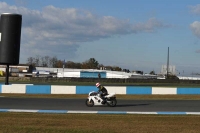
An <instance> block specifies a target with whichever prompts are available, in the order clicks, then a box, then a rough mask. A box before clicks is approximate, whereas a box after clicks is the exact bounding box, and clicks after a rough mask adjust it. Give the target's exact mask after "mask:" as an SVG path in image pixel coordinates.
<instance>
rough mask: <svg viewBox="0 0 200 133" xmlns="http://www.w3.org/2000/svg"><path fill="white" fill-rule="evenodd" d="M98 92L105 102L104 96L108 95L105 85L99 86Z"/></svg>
mask: <svg viewBox="0 0 200 133" xmlns="http://www.w3.org/2000/svg"><path fill="white" fill-rule="evenodd" d="M98 89H99V90H98V93H99V94H100V96H101V98H102V99H103V101H102V103H105V98H104V96H106V95H108V91H107V89H106V88H105V87H104V86H101V85H100V86H99V87H98Z"/></svg>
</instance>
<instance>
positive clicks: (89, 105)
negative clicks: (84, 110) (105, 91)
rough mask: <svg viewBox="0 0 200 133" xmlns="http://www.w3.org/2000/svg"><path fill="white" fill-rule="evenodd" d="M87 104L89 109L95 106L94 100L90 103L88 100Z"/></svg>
mask: <svg viewBox="0 0 200 133" xmlns="http://www.w3.org/2000/svg"><path fill="white" fill-rule="evenodd" d="M85 104H86V105H87V106H88V107H92V106H94V101H93V100H90V101H89V99H86V101H85Z"/></svg>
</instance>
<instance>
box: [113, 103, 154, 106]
mask: <svg viewBox="0 0 200 133" xmlns="http://www.w3.org/2000/svg"><path fill="white" fill-rule="evenodd" d="M150 104H151V103H144V104H121V105H116V107H130V106H147V105H150Z"/></svg>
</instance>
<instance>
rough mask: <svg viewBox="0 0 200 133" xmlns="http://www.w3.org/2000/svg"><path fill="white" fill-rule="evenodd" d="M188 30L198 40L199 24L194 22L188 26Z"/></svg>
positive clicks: (199, 36)
mask: <svg viewBox="0 0 200 133" xmlns="http://www.w3.org/2000/svg"><path fill="white" fill-rule="evenodd" d="M190 29H191V30H192V32H193V34H194V35H195V36H197V37H198V38H200V22H199V21H195V22H193V23H192V24H190Z"/></svg>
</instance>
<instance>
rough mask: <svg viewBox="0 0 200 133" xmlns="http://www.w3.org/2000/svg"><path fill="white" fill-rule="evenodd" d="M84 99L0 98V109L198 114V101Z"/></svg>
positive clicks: (199, 108)
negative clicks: (90, 103) (97, 101)
mask: <svg viewBox="0 0 200 133" xmlns="http://www.w3.org/2000/svg"><path fill="white" fill-rule="evenodd" d="M85 100H86V99H69V98H66V99H55V98H10V97H0V109H28V110H76V111H142V112H146V111H149V112H156V111H171V112H172V111H173V112H200V100H123V99H117V102H118V103H117V106H116V107H108V106H107V105H104V106H94V107H87V106H86V105H85Z"/></svg>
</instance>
